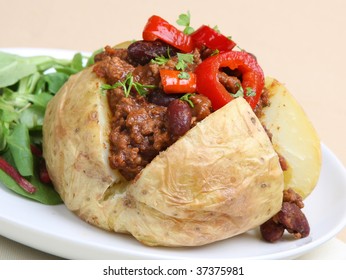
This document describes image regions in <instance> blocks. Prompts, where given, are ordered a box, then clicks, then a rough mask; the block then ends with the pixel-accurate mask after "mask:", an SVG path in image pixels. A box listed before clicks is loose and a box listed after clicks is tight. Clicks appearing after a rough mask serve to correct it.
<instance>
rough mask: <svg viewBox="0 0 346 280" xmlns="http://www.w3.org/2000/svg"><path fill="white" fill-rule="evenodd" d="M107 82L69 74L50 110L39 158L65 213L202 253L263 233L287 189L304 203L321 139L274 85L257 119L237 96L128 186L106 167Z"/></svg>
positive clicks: (269, 82)
mask: <svg viewBox="0 0 346 280" xmlns="http://www.w3.org/2000/svg"><path fill="white" fill-rule="evenodd" d="M126 47H127V45H126ZM178 47H179V46H178ZM111 52H112V51H111ZM107 59H108V62H109V63H113V62H114V61H113V60H112V59H113V58H107ZM116 59H118V58H116ZM252 60H253V59H252ZM252 60H251V61H252ZM95 65H99V64H97V63H96V64H95ZM117 65H119V64H117ZM117 67H118V66H117ZM121 67H123V68H124V69H126V71H130V70H129V69H130V68H131V67H130V66H126V67H125V66H123V65H122V66H121ZM140 67H142V66H140ZM101 68H102V67H101ZM131 69H132V68H131ZM124 71H125V70H124ZM131 71H133V69H132V70H131ZM96 72H97V71H96ZM124 76H126V73H125V74H124V75H123V76H122V77H120V78H119V79H118V80H115V81H113V82H115V84H116V85H118V84H117V83H119V81H120V80H121V79H124ZM152 76H153V75H152V73H151V74H150V77H151V78H152ZM250 76H251V75H250ZM127 77H128V76H127ZM131 78H132V77H131ZM255 78H256V79H257V77H255ZM133 83H134V82H133V81H132V80H131V84H133ZM104 84H105V79H104V77H102V75H99V74H97V73H95V68H94V67H93V66H91V67H89V68H86V69H85V70H83V71H81V72H79V73H77V74H75V75H73V76H71V77H70V79H69V80H68V81H67V83H66V84H65V85H64V86H63V87H62V88H61V89H60V91H59V92H58V93H57V94H56V96H55V97H54V98H53V99H52V100H51V101H50V102H49V104H48V107H47V110H46V114H45V118H44V124H43V156H44V158H45V161H46V165H47V170H48V172H49V175H50V178H51V180H52V182H53V184H54V187H55V189H56V190H57V192H58V193H59V194H60V196H61V198H62V199H63V201H64V203H65V204H66V206H67V208H68V209H70V210H71V211H73V212H74V213H76V215H78V216H79V217H80V218H81V219H83V220H84V221H86V222H88V223H90V224H93V225H95V226H97V227H100V228H102V229H105V230H108V231H114V232H119V233H126V234H131V235H133V236H134V237H135V238H136V239H137V240H139V241H140V242H142V243H143V244H146V245H149V246H171V247H173V246H174V247H176V246H200V245H205V244H209V243H212V242H215V241H218V240H223V239H226V238H230V237H232V236H235V235H238V234H241V233H243V232H246V231H248V230H250V229H253V228H255V227H258V226H260V225H261V224H263V223H265V222H266V221H268V220H269V219H270V218H272V217H273V216H274V215H275V214H277V213H278V212H279V211H280V209H281V206H282V202H283V191H284V190H285V189H293V190H295V191H297V192H298V193H299V194H301V195H302V197H303V198H305V197H306V196H307V195H309V194H310V193H311V192H312V190H313V188H314V187H315V185H316V183H317V180H318V176H319V172H320V165H321V154H320V144H319V139H318V136H317V134H316V132H315V130H314V128H313V126H312V124H311V122H310V121H309V120H308V118H307V116H306V115H305V114H304V112H303V111H302V109H301V108H300V106H299V105H298V103H297V102H295V101H294V99H293V97H292V96H291V95H290V94H289V92H288V91H287V90H286V89H285V87H284V86H283V85H282V84H280V83H279V82H278V81H276V80H274V79H272V78H267V79H266V84H265V87H266V90H267V91H268V98H269V104H268V106H266V107H264V108H263V110H262V113H261V114H260V116H259V117H258V116H257V115H256V114H255V112H254V110H253V106H251V102H252V99H251V102H249V100H247V99H246V97H245V98H244V97H242V96H239V97H237V98H234V99H232V100H231V101H230V102H227V104H225V105H224V106H222V107H221V108H219V109H217V110H215V111H213V112H212V113H211V114H210V115H208V116H207V117H205V118H204V119H202V120H200V121H199V122H197V123H196V124H194V125H193V127H192V128H191V129H189V130H188V131H187V132H186V133H184V134H183V135H181V136H179V137H177V139H176V141H175V142H174V143H173V144H171V145H169V146H168V147H167V148H165V149H163V150H162V151H160V152H159V153H158V154H157V155H156V156H154V157H153V159H152V160H151V161H150V162H149V163H148V164H147V165H146V166H145V167H144V168H143V169H141V170H140V172H139V173H138V174H137V175H136V176H134V177H133V178H132V177H131V178H130V179H129V178H127V177H126V176H124V173H122V172H121V170H120V169H119V168H114V167H111V164H110V161H109V158H110V157H111V151H112V147H111V140H110V134H111V131H112V129H113V126H114V123H112V122H111V119H112V114H113V113H114V112H112V110H111V109H110V106H109V102H110V101H109V98H107V96H106V95H105V94H103V93H102V90H101V88H102V85H104ZM121 85H122V86H123V85H124V84H121ZM244 88H245V87H244ZM283 107H284V110H282V108H283ZM287 116H288V118H287ZM115 124H116V123H115ZM268 131H269V132H270V133H271V134H272V135H273V136H272V137H269V136H268ZM298 135H299V137H296V136H298ZM301 138H304V142H300V139H301ZM280 156H283V157H284V158H285V160H286V161H287V164H288V169H287V170H283V168H282V166H281V164H280Z"/></svg>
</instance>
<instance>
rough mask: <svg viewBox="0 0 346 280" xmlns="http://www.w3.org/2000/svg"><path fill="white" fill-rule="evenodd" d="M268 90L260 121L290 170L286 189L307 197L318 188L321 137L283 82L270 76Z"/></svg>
mask: <svg viewBox="0 0 346 280" xmlns="http://www.w3.org/2000/svg"><path fill="white" fill-rule="evenodd" d="M265 87H266V88H267V89H268V92H269V101H270V105H269V106H268V107H265V108H264V109H263V111H262V113H263V114H262V116H261V117H260V121H261V122H262V123H263V124H264V125H265V127H266V128H267V129H268V130H269V131H270V133H271V134H272V142H273V146H274V149H275V150H276V151H277V152H278V153H279V154H280V155H282V156H283V157H284V158H285V160H286V162H287V164H288V170H286V171H284V178H285V189H289V188H291V189H293V190H294V191H296V192H297V193H298V194H300V195H301V196H302V198H306V197H307V196H308V195H309V194H310V193H311V192H312V191H313V190H314V188H315V186H316V185H317V182H318V179H319V175H320V171H321V164H322V156H321V144H320V139H319V136H318V134H317V132H316V130H315V129H314V127H313V125H312V123H311V121H310V120H309V119H308V117H307V116H306V114H305V112H304V110H303V109H302V107H301V106H300V104H298V102H297V101H296V100H295V99H294V97H293V96H292V95H291V93H290V92H289V91H288V89H287V88H286V87H285V86H284V85H283V84H282V83H280V82H279V81H277V80H276V79H274V78H271V77H267V78H266V81H265Z"/></svg>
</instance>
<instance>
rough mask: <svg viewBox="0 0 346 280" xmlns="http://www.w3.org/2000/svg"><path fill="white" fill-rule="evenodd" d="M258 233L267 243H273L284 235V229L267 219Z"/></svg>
mask: <svg viewBox="0 0 346 280" xmlns="http://www.w3.org/2000/svg"><path fill="white" fill-rule="evenodd" d="M260 231H261V234H262V237H263V239H264V240H266V241H268V242H275V241H277V240H279V239H281V237H282V236H283V234H284V231H285V227H284V226H283V225H282V224H280V223H276V222H275V221H274V220H273V219H269V220H268V221H266V222H265V223H264V224H262V225H261V226H260Z"/></svg>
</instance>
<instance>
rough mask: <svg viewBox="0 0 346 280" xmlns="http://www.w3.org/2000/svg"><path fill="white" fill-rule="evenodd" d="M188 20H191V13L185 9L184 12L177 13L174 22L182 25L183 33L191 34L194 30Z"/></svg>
mask: <svg viewBox="0 0 346 280" xmlns="http://www.w3.org/2000/svg"><path fill="white" fill-rule="evenodd" d="M190 22H191V15H190V12H189V11H187V13H186V14H181V15H179V18H178V19H177V21H176V23H177V24H178V25H180V26H184V27H185V28H184V30H183V32H184V33H185V34H191V33H192V32H194V31H195V30H194V29H193V28H192V27H191V26H190Z"/></svg>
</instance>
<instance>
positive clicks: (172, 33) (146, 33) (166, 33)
mask: <svg viewBox="0 0 346 280" xmlns="http://www.w3.org/2000/svg"><path fill="white" fill-rule="evenodd" d="M142 37H143V39H144V40H146V41H155V40H157V39H160V40H161V41H164V42H166V43H167V44H169V45H171V46H173V47H176V48H177V49H179V50H181V51H183V52H186V53H189V52H191V51H192V50H193V49H194V45H193V41H192V39H191V37H190V36H188V35H186V34H184V33H183V32H182V31H180V30H179V29H177V28H176V27H174V26H173V25H171V24H169V23H168V22H167V21H165V20H164V19H162V18H161V17H159V16H155V15H154V16H152V17H150V18H149V20H148V22H147V24H146V25H145V27H144V30H143V34H142Z"/></svg>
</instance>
